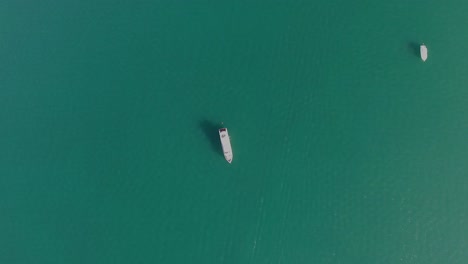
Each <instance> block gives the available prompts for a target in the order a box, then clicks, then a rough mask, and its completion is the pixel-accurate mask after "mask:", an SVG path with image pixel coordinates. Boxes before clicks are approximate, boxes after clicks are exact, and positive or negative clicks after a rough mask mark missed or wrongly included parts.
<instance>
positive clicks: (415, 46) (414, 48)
mask: <svg viewBox="0 0 468 264" xmlns="http://www.w3.org/2000/svg"><path fill="white" fill-rule="evenodd" d="M420 47H421V44H420V43H416V42H409V43H408V50H409V51H410V52H411V53H412V54H413V55H414V56H416V57H421V53H420V50H419V49H420Z"/></svg>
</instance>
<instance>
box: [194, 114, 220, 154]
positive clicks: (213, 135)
mask: <svg viewBox="0 0 468 264" xmlns="http://www.w3.org/2000/svg"><path fill="white" fill-rule="evenodd" d="M199 125H200V129H201V130H202V131H203V134H205V138H206V140H207V141H208V142H209V144H210V145H211V149H212V150H213V151H214V152H216V153H218V154H219V155H221V156H223V150H222V148H221V142H220V140H219V133H218V129H219V128H220V127H221V126H220V125H217V124H215V123H213V122H211V121H208V120H202V121H200V123H199Z"/></svg>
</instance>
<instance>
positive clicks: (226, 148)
mask: <svg viewBox="0 0 468 264" xmlns="http://www.w3.org/2000/svg"><path fill="white" fill-rule="evenodd" d="M219 139H220V140H221V146H222V147H223V153H224V158H225V159H226V161H227V162H229V163H231V162H232V158H233V154H232V147H231V139H230V138H229V133H228V130H227V128H220V129H219Z"/></svg>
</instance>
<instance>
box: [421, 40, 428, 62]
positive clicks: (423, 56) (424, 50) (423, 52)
mask: <svg viewBox="0 0 468 264" xmlns="http://www.w3.org/2000/svg"><path fill="white" fill-rule="evenodd" d="M419 50H420V52H421V59H422V60H423V61H426V60H427V47H426V45H424V43H423V44H422V45H421V47H420V49H419Z"/></svg>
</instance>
